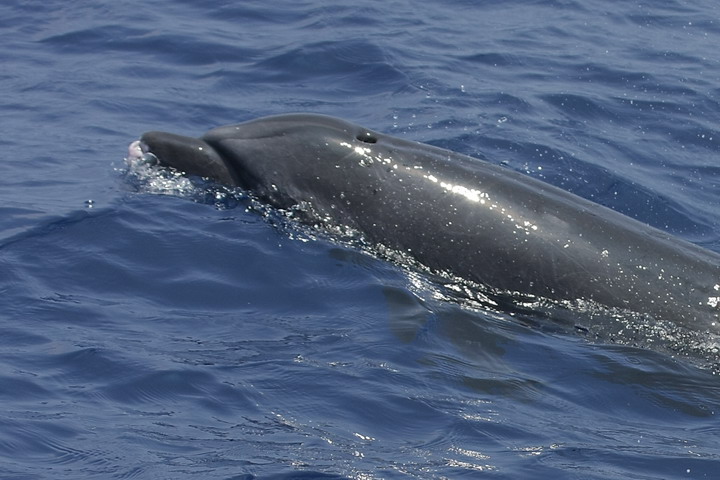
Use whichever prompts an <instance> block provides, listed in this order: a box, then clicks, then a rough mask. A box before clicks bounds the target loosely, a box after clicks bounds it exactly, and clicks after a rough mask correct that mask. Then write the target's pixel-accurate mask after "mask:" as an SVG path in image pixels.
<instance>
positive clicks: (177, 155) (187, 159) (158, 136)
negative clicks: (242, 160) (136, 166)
mask: <svg viewBox="0 0 720 480" xmlns="http://www.w3.org/2000/svg"><path fill="white" fill-rule="evenodd" d="M128 162H131V163H132V162H143V163H145V164H150V165H156V164H159V165H164V166H166V167H172V168H175V169H176V170H179V171H181V172H183V173H185V174H188V175H197V176H200V177H207V178H209V179H212V180H215V181H217V182H220V183H225V184H229V185H236V184H237V182H236V179H235V175H234V173H233V172H232V170H231V169H230V168H229V167H228V165H227V163H226V162H225V160H224V159H223V158H222V156H221V155H219V154H218V153H217V151H216V150H215V149H214V148H213V147H212V146H210V145H208V144H207V143H206V142H205V141H203V140H202V139H199V138H194V137H186V136H183V135H176V134H174V133H167V132H155V131H153V132H147V133H144V134H143V135H142V137H141V138H140V140H136V141H134V142H133V143H131V144H130V147H129V148H128Z"/></svg>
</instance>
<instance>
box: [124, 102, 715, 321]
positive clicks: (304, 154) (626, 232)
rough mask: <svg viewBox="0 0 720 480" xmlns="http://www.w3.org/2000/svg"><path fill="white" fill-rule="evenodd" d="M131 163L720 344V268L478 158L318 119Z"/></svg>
mask: <svg viewBox="0 0 720 480" xmlns="http://www.w3.org/2000/svg"><path fill="white" fill-rule="evenodd" d="M130 150H131V151H130V155H131V156H136V157H137V156H143V155H144V156H145V157H146V158H147V157H151V158H153V159H157V161H159V162H160V163H161V164H163V165H167V166H171V167H174V168H176V169H178V170H180V171H182V172H185V173H187V174H188V175H198V176H203V177H208V178H211V179H213V180H215V181H217V182H220V183H223V184H227V185H233V186H240V187H242V188H243V189H247V190H249V191H251V192H253V194H254V195H255V196H256V197H257V198H259V199H260V200H261V201H263V202H267V203H268V204H270V205H272V206H274V207H278V208H289V207H292V206H296V205H302V206H305V209H306V210H307V211H309V212H311V213H312V216H313V218H315V219H323V220H324V221H328V222H331V223H333V224H335V225H339V226H343V227H349V228H351V229H353V230H355V231H357V232H359V233H360V234H361V235H362V236H363V238H364V239H365V240H366V241H368V242H371V243H373V244H379V245H380V244H381V245H383V246H384V247H388V248H390V249H393V250H395V251H400V252H403V253H405V254H407V255H409V256H411V257H412V258H413V259H415V260H416V261H418V262H420V263H421V264H423V265H425V266H426V267H428V268H430V269H432V270H435V271H441V272H449V273H451V274H453V275H456V276H458V277H461V278H465V279H468V280H471V281H474V282H477V283H479V284H482V285H485V286H488V287H490V288H492V289H496V290H497V291H503V292H511V293H512V292H517V293H518V294H522V295H531V296H537V297H540V298H546V299H550V300H558V301H577V300H584V301H590V302H594V303H597V304H599V305H603V306H606V307H609V308H617V309H622V310H628V311H632V312H636V313H639V314H643V315H649V316H651V317H652V318H656V319H662V320H667V321H671V322H675V323H676V324H677V325H681V326H687V327H690V328H692V329H693V330H695V331H702V332H705V331H707V332H709V333H713V334H718V333H720V320H719V315H720V255H718V254H717V253H714V252H711V251H708V250H705V249H702V248H700V247H698V246H696V245H693V244H691V243H688V242H686V241H683V240H681V239H678V238H675V237H673V236H671V235H669V234H667V233H665V232H663V231H660V230H658V229H656V228H653V227H650V226H648V225H646V224H643V223H641V222H639V221H637V220H634V219H631V218H629V217H627V216H625V215H622V214H620V213H618V212H616V211H614V210H611V209H608V208H606V207H603V206H601V205H598V204H595V203H592V202H590V201H588V200H586V199H583V198H581V197H579V196H577V195H574V194H572V193H569V192H567V191H564V190H562V189H559V188H557V187H555V186H552V185H549V184H547V183H544V182H542V181H540V180H537V179H534V178H531V177H528V176H526V175H523V174H521V173H519V172H515V171H513V170H510V169H508V168H504V167H501V166H497V165H493V164H491V163H488V162H485V161H482V160H479V159H476V158H472V157H468V156H465V155H462V154H458V153H454V152H451V151H448V150H444V149H441V148H437V147H433V146H430V145H426V144H422V143H416V142H413V141H408V140H403V139H400V138H394V137H391V136H388V135H384V134H382V133H379V132H376V131H373V130H369V129H367V128H365V127H362V126H359V125H355V124H353V123H350V122H347V121H344V120H341V119H337V118H333V117H329V116H324V115H314V114H288V115H277V116H271V117H265V118H260V119H257V120H252V121H248V122H245V123H240V124H237V125H230V126H223V127H219V128H215V129H212V130H210V131H209V132H207V133H206V134H205V135H203V136H202V137H200V138H192V137H185V136H180V135H174V134H170V133H164V132H148V133H145V134H144V135H142V137H141V139H140V141H139V142H135V143H134V144H133V145H131V149H130Z"/></svg>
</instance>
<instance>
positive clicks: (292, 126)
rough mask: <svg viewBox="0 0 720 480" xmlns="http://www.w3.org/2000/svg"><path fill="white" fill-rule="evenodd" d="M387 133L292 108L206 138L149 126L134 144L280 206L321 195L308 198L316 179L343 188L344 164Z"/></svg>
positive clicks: (155, 157) (358, 159)
mask: <svg viewBox="0 0 720 480" xmlns="http://www.w3.org/2000/svg"><path fill="white" fill-rule="evenodd" d="M383 137H384V136H383V135H382V134H379V133H377V132H373V131H370V130H368V129H366V128H364V127H361V126H359V125H355V124H352V123H350V122H346V121H344V120H340V119H337V118H334V117H329V116H325V115H315V114H286V115H276V116H271V117H264V118H259V119H256V120H252V121H249V122H245V123H240V124H236V125H228V126H223V127H218V128H215V129H213V130H210V131H209V132H207V133H206V134H205V135H203V136H202V137H200V138H194V137H185V136H182V135H176V134H172V133H166V132H156V131H153V132H148V133H145V134H143V135H142V137H141V139H140V141H139V143H134V144H133V146H131V155H133V148H135V149H136V152H137V150H138V149H139V150H140V152H139V153H134V155H135V156H138V155H142V156H143V158H145V159H146V160H150V161H152V162H157V163H159V164H161V165H165V166H169V167H173V168H175V169H177V170H179V171H181V172H184V173H186V174H188V175H197V176H201V177H206V178H209V179H212V180H214V181H216V182H218V183H222V184H226V185H231V186H239V187H241V188H244V189H247V190H251V191H252V192H253V193H255V194H256V195H258V196H259V197H261V198H264V199H266V200H268V201H270V203H272V204H273V205H274V206H277V207H288V206H290V205H292V204H296V203H299V202H302V201H308V202H312V201H313V200H316V199H314V198H304V197H306V196H307V192H316V193H317V192H318V189H316V188H312V185H310V184H312V183H317V182H320V183H322V184H323V186H324V188H323V189H322V190H321V191H326V192H332V191H335V193H337V194H339V193H340V190H342V184H343V183H345V180H344V179H343V169H344V166H346V165H348V164H352V165H356V164H361V163H362V162H363V158H370V157H372V155H373V154H372V152H371V150H372V149H373V148H378V147H379V145H378V142H379V141H381V140H382V138H383ZM333 186H336V187H337V188H333ZM331 195H332V194H331Z"/></svg>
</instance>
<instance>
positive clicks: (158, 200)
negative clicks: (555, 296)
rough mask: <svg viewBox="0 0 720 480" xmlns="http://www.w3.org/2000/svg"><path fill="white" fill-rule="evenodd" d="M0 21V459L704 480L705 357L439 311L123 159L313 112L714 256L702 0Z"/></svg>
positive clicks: (332, 250)
mask: <svg viewBox="0 0 720 480" xmlns="http://www.w3.org/2000/svg"><path fill="white" fill-rule="evenodd" d="M0 40H1V41H0V65H2V68H0V116H1V118H2V135H1V136H0V146H1V147H2V148H1V150H0V152H1V153H0V159H2V175H0V198H1V199H2V201H1V202H0V306H2V308H0V406H1V407H2V408H0V478H3V479H16V480H30V479H75V478H77V479H81V478H82V479H108V478H135V479H190V478H192V479H197V478H205V479H235V480H239V479H252V478H262V479H265V478H282V479H291V478H307V479H309V478H352V479H363V480H366V479H382V478H388V479H390V478H392V479H405V478H418V479H444V478H448V479H454V478H508V479H517V478H523V479H546V478H555V479H627V478H636V479H711V478H718V475H720V473H719V472H720V418H719V415H720V413H719V410H720V377H718V374H717V373H718V370H717V369H713V368H712V365H713V364H715V365H717V364H718V357H717V355H718V353H717V350H713V349H712V348H707V349H704V350H702V351H701V352H699V353H697V354H696V355H695V356H694V358H686V356H684V355H680V354H674V353H673V352H672V351H665V350H662V349H653V348H647V345H646V344H644V343H643V342H642V341H641V340H642V339H638V342H636V343H637V344H635V343H634V342H633V341H632V338H624V339H623V340H624V341H622V342H615V343H613V342H612V341H596V340H595V339H592V338H588V337H587V336H586V335H583V334H582V332H573V331H568V329H566V328H561V327H560V326H558V324H557V322H555V321H554V319H553V318H548V317H547V316H542V315H539V314H538V315H537V316H536V317H532V316H529V317H528V318H524V319H522V320H521V319H518V318H516V317H515V316H512V315H510V314H508V313H506V312H503V311H485V310H483V309H478V308H470V307H469V306H468V305H465V304H463V303H462V302H458V301H456V299H454V298H452V296H451V295H449V294H448V291H447V290H446V289H444V287H443V285H441V284H440V283H438V282H437V279H436V278H433V277H432V276H429V275H426V274H423V273H421V272H418V271H414V270H413V269H410V268H407V267H404V266H402V265H399V264H396V263H393V262H390V261H387V260H385V259H383V258H380V257H379V256H377V255H373V254H372V252H366V251H363V250H361V249H358V248H356V247H353V246H351V245H346V244H344V243H342V242H338V241H337V239H334V238H332V237H331V236H330V237H329V236H327V235H323V234H319V233H318V232H314V231H312V230H311V229H307V228H303V227H300V226H297V225H294V224H293V223H292V222H288V221H287V220H286V219H284V218H282V217H281V216H278V215H275V214H274V213H273V212H272V211H267V210H262V209H258V208H257V206H256V205H255V204H254V203H253V202H251V201H250V200H249V199H248V198H247V197H246V196H245V195H244V194H243V192H238V191H233V192H227V191H225V190H223V189H222V188H219V187H217V186H213V185H210V184H203V183H198V182H195V183H191V182H189V181H187V180H184V179H178V178H172V177H163V176H161V175H157V176H155V177H147V176H145V177H142V178H140V177H139V176H138V175H137V172H133V171H129V170H128V167H127V166H126V163H125V161H124V156H125V155H126V152H127V145H128V144H129V143H130V142H131V141H133V140H135V139H136V138H138V137H139V135H140V134H142V133H143V132H144V131H147V130H167V131H172V132H175V133H180V134H186V135H200V134H202V133H203V132H205V131H207V130H209V129H210V128H212V127H215V126H218V125H224V124H230V123H237V122H240V121H244V120H249V119H252V118H256V117H259V116H264V115H270V114H277V113H286V112H297V111H303V112H315V113H324V114H330V115H334V116H338V117H343V118H346V119H348V120H350V121H353V122H356V123H360V124H363V125H366V126H367V127H369V128H373V129H376V130H378V131H383V132H386V133H389V134H392V135H395V136H399V137H403V138H407V139H412V140H417V141H422V142H426V143H430V144H433V145H437V146H441V147H444V148H448V149H451V150H455V151H458V152H462V153H465V154H468V155H471V156H475V157H478V158H482V159H484V160H487V161H489V162H492V163H496V164H502V165H505V166H506V167H507V168H509V169H514V170H517V171H521V172H524V173H526V174H527V175H530V176H533V177H537V178H541V179H543V180H545V181H547V182H549V183H552V184H555V185H558V186H560V187H562V188H564V189H567V190H569V191H572V192H574V193H576V194H578V195H580V196H583V197H585V198H589V199H592V200H594V201H596V202H598V203H601V204H603V205H606V206H609V207H611V208H613V209H616V210H618V211H621V212H623V213H625V214H627V215H629V216H632V217H634V218H637V219H639V220H642V221H644V222H646V223H649V224H651V225H654V226H656V227H658V228H661V229H663V230H666V231H668V232H671V233H672V234H674V235H677V236H679V237H682V238H684V239H686V240H689V241H691V242H693V243H696V244H698V245H701V246H703V247H705V248H707V249H710V250H714V251H715V252H720V209H718V205H720V163H719V160H718V159H719V158H720V156H719V153H720V131H719V129H718V125H720V102H719V100H720V55H719V54H718V48H717V46H718V45H720V5H718V4H717V3H716V2H712V1H709V0H698V1H692V2H690V1H681V0H659V1H654V2H626V1H622V2H621V1H613V0H604V1H601V0H590V1H583V2H580V1H571V0H555V1H551V0H507V1H491V0H487V1H477V2H470V1H463V0H451V1H447V0H444V1H439V0H435V1H430V0H428V1H424V2H410V1H403V0H390V1H383V2H380V1H368V2H360V3H358V2H347V1H344V0H341V1H339V2H321V1H319V0H309V1H293V2H289V1H284V0H283V1H279V2H272V3H269V2H257V1H243V2H232V1H229V0H211V1H206V2H199V1H191V0H181V1H170V0H157V1H155V0H153V1H146V2H138V1H136V0H118V1H115V2H60V1H57V0H48V1H45V2H21V1H19V0H7V1H5V2H2V4H0ZM639 335H642V332H640V334H639ZM713 342H715V343H713ZM716 342H717V339H712V338H708V339H707V345H710V347H712V346H713V345H717V343H716ZM638 345H640V346H638Z"/></svg>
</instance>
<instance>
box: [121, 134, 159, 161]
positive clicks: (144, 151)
mask: <svg viewBox="0 0 720 480" xmlns="http://www.w3.org/2000/svg"><path fill="white" fill-rule="evenodd" d="M125 160H126V161H127V162H128V163H129V164H130V165H137V164H142V165H158V164H159V163H160V160H159V159H158V157H157V156H156V155H155V154H154V153H152V152H151V151H150V147H149V146H148V145H147V144H146V143H145V142H143V141H142V140H135V141H134V142H132V143H131V144H130V146H129V147H128V156H127V157H126V158H125Z"/></svg>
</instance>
